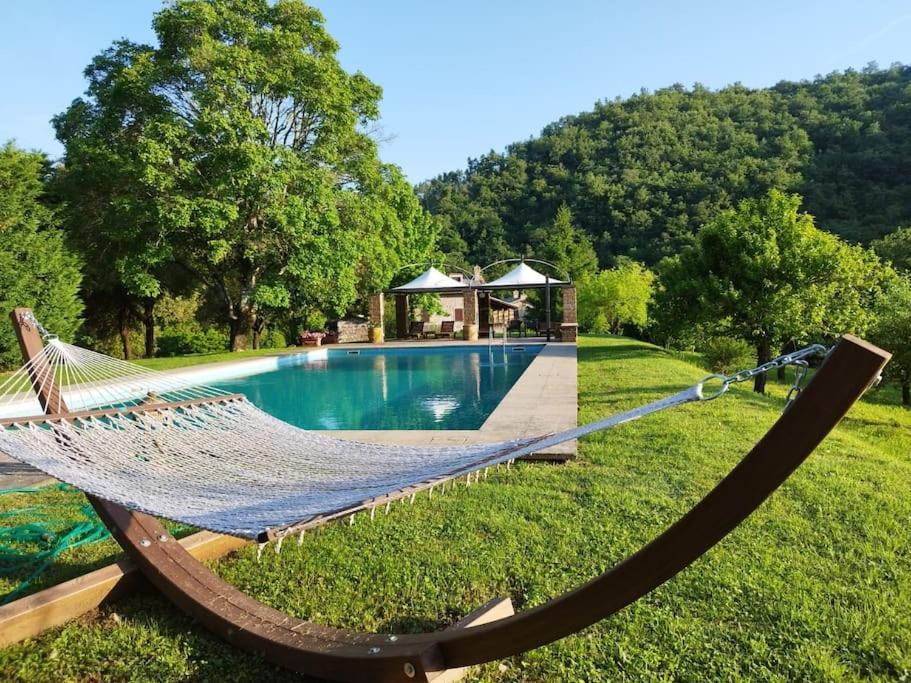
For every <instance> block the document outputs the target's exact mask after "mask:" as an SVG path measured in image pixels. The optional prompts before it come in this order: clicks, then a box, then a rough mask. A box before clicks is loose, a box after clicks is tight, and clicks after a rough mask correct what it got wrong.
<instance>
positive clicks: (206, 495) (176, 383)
mask: <svg viewBox="0 0 911 683" xmlns="http://www.w3.org/2000/svg"><path fill="white" fill-rule="evenodd" d="M821 349H822V347H811V348H810V349H806V350H804V351H801V352H798V353H796V354H790V355H789V356H787V357H786V358H785V359H784V361H786V362H789V363H790V362H801V361H802V360H803V359H804V358H805V357H807V356H809V355H815V354H818V353H820V350H821ZM193 382H194V380H193V378H192V374H188V375H185V376H181V374H180V373H161V372H155V371H153V370H149V369H147V368H143V367H140V366H138V365H134V364H132V363H128V362H125V361H121V360H117V359H114V358H111V357H109V356H105V355H102V354H99V353H96V352H93V351H89V350H86V349H83V348H79V347H76V346H73V345H70V344H66V343H64V342H62V341H60V340H59V339H56V338H54V337H50V336H49V337H48V338H47V344H46V346H44V348H43V349H42V350H41V352H40V353H39V354H37V355H36V356H34V357H33V358H32V359H31V360H30V361H29V362H28V363H26V364H25V365H24V366H23V367H22V368H21V369H20V370H19V371H18V372H16V373H15V374H14V375H13V376H12V377H10V378H9V379H8V380H7V381H6V382H5V383H4V384H3V385H2V387H0V417H5V418H6V419H4V420H3V422H4V423H5V427H6V428H5V429H3V430H2V431H0V450H2V451H3V452H5V453H7V454H9V455H10V456H12V457H14V458H16V459H17V460H20V461H22V462H25V463H28V464H29V465H32V466H33V467H36V468H38V469H40V470H42V471H44V472H46V473H48V474H50V475H51V476H53V477H55V478H56V479H59V480H61V481H65V482H67V483H69V484H72V485H73V486H76V487H78V488H80V489H82V490H83V491H86V492H87V493H89V494H92V495H95V496H98V497H99V498H103V499H105V500H109V501H111V502H114V503H118V504H120V505H123V506H126V507H128V508H130V509H132V510H136V511H139V512H146V513H148V514H152V515H155V516H157V517H165V518H168V519H171V520H175V521H178V522H182V523H185V524H190V525H193V526H196V527H200V528H203V529H208V530H210V531H216V532H220V533H225V534H231V535H234V536H240V537H244V538H258V539H260V540H265V539H272V538H276V537H280V536H282V535H283V534H284V533H287V532H289V531H290V530H292V529H294V528H296V527H297V526H299V525H301V524H304V523H306V522H307V521H309V520H312V519H314V518H318V517H324V516H326V515H331V514H333V513H335V512H337V511H341V510H345V509H349V508H351V507H353V506H357V505H359V504H363V503H364V502H365V501H370V500H373V499H378V498H380V497H382V496H384V495H386V494H389V493H390V492H393V491H400V490H403V489H406V488H408V487H412V486H415V485H420V484H426V483H427V482H434V481H438V480H443V479H447V478H452V477H457V476H461V475H470V473H471V472H475V471H477V470H479V469H482V468H485V467H490V466H491V465H497V464H500V463H504V462H509V461H511V460H513V459H515V458H518V457H521V456H523V455H527V454H530V453H533V452H535V451H538V450H541V449H542V448H544V447H547V446H552V445H555V444H558V443H562V442H564V441H568V440H570V439H576V438H579V437H581V436H584V435H585V434H590V433H592V432H595V431H599V430H603V429H608V428H610V427H614V426H616V425H618V424H621V423H623V422H627V421H629V420H633V419H636V418H639V417H642V416H644V415H647V414H649V413H652V412H655V411H657V410H662V409H665V408H668V407H671V406H675V405H681V404H683V403H689V402H691V401H699V400H704V399H706V398H709V397H707V396H706V395H705V394H704V392H703V386H704V383H703V382H700V383H699V384H696V385H694V386H692V387H689V388H687V389H685V390H684V391H681V392H679V393H677V394H674V395H673V396H670V397H667V398H665V399H663V400H661V401H657V402H655V403H652V404H649V405H648V406H644V407H642V408H638V409H636V410H632V411H628V412H624V413H620V414H618V415H613V416H611V417H608V418H605V419H602V420H599V421H597V422H593V423H591V424H587V425H583V426H580V427H576V428H574V429H568V430H566V431H563V432H560V433H557V434H550V435H544V436H535V437H529V438H523V439H517V440H513V441H504V442H499V443H491V444H481V445H475V446H459V447H446V448H439V447H437V448H430V447H409V446H394V445H378V444H368V443H360V442H353V441H347V440H342V439H336V438H333V437H331V436H328V435H325V434H323V433H320V432H315V431H308V430H304V429H299V428H297V427H295V426H293V425H290V424H288V423H286V422H283V421H281V420H278V419H276V418H274V417H272V416H271V415H268V414H267V413H265V412H263V411H262V410H260V409H259V408H257V407H256V406H255V405H253V404H252V403H250V402H249V401H248V400H246V399H245V398H244V397H243V396H241V395H237V394H228V393H226V392H223V391H220V390H217V389H214V388H211V387H206V386H198V385H194V384H193ZM51 387H53V388H54V390H52V389H51ZM57 387H59V390H58V389H57ZM722 387H724V388H726V385H724V384H722ZM42 393H47V394H49V396H50V398H49V402H50V403H49V406H48V408H47V410H48V412H49V413H51V414H50V415H41V414H40V413H41V412H42V411H41V405H40V401H39V399H38V396H39V395H40V394H42ZM717 395H718V393H717V392H716V393H715V394H713V396H712V397H714V396H717ZM64 406H66V408H68V411H67V409H66V408H64ZM16 412H18V413H19V414H20V415H23V414H24V415H26V416H27V417H24V418H23V417H14V416H12V413H16ZM63 413H68V414H65V415H64V414H63Z"/></svg>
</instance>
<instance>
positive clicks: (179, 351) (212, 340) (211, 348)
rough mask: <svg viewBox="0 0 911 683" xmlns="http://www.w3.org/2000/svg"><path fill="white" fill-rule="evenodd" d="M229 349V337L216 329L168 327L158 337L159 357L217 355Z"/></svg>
mask: <svg viewBox="0 0 911 683" xmlns="http://www.w3.org/2000/svg"><path fill="white" fill-rule="evenodd" d="M227 348H228V335H227V334H225V333H224V331H222V330H219V329H217V328H214V327H210V328H208V329H205V330H204V329H202V328H201V327H199V326H196V325H176V326H174V327H166V328H165V329H163V330H162V331H161V332H160V333H159V335H158V355H159V356H183V355H186V354H188V353H215V352H217V351H225V350H227Z"/></svg>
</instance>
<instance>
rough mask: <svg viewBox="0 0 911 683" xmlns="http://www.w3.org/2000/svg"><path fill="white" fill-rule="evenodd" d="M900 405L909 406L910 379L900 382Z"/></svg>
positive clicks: (910, 399) (910, 394)
mask: <svg viewBox="0 0 911 683" xmlns="http://www.w3.org/2000/svg"><path fill="white" fill-rule="evenodd" d="M902 405H903V406H911V379H906V380H905V381H903V382H902Z"/></svg>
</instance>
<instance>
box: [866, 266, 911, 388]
mask: <svg viewBox="0 0 911 683" xmlns="http://www.w3.org/2000/svg"><path fill="white" fill-rule="evenodd" d="M875 313H876V318H875V322H874V323H873V325H872V327H871V329H870V333H869V336H870V339H871V341H873V342H874V343H875V344H878V345H879V346H882V347H883V348H884V349H886V350H887V351H890V352H891V353H892V360H891V361H890V362H889V364H888V365H887V366H886V371H885V372H886V375H887V376H890V377H893V378H894V379H895V380H896V381H897V382H898V383H899V386H901V392H902V405H906V406H908V405H911V276H909V275H903V276H900V277H897V278H895V279H893V280H892V281H891V282H890V283H889V285H888V286H887V288H886V291H885V292H884V294H883V296H881V297H879V301H878V304H877V306H876V309H875Z"/></svg>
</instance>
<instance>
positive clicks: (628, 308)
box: [576, 260, 655, 334]
mask: <svg viewBox="0 0 911 683" xmlns="http://www.w3.org/2000/svg"><path fill="white" fill-rule="evenodd" d="M654 284H655V274H654V273H653V272H651V271H650V270H648V269H647V268H646V267H645V266H643V265H642V264H641V263H637V262H636V261H629V260H622V261H621V263H619V264H618V265H617V266H616V267H614V268H611V269H609V270H602V271H601V272H599V273H592V274H588V275H585V276H583V277H582V278H581V279H580V280H578V281H577V283H576V286H577V288H578V290H579V325H580V326H581V327H582V329H584V330H586V331H591V332H613V333H615V334H619V333H620V332H621V331H622V330H623V328H624V327H625V326H634V327H638V328H640V329H642V328H644V327H645V325H646V323H647V322H648V307H649V304H650V303H651V301H652V297H653V295H654Z"/></svg>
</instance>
